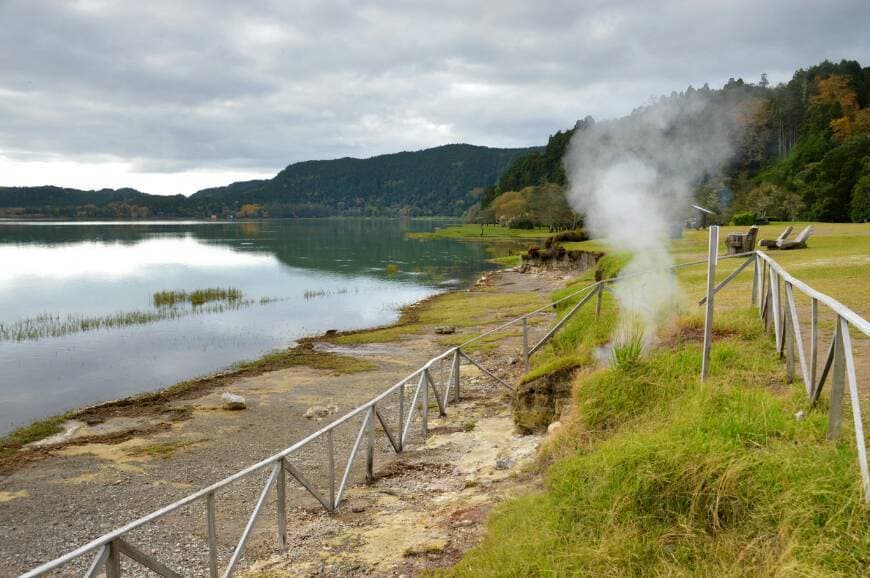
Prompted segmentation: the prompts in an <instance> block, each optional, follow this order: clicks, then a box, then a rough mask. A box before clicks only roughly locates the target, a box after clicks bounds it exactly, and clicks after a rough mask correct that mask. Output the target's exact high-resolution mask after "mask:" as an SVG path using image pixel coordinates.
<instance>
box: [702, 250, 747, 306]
mask: <svg viewBox="0 0 870 578" xmlns="http://www.w3.org/2000/svg"><path fill="white" fill-rule="evenodd" d="M754 260H755V256H754V255H753V256H752V257H750V258H749V259H747V260H746V261H744V262H743V263H741V264H740V266H739V267H737V268H736V269H734V270H733V271H731V273H730V274H729V275H728V276H727V277H725V278H724V279H722V281H721V282H720V283H719V284H718V285H716V286H715V287H713V295H715V294H716V293H718V292H719V291H720V290H721V289H722V288H723V287H725V285H727V284H728V283H730V282H731V280H732V279H734V278H735V277H737V276H738V275H740V273H741V271H743V270H744V269H746V267H747V266H748V265H749V264H750V263H752V262H753V261H754ZM706 302H707V296H706V295H705V296H704V297H701V300H700V301H698V305H703V304H704V303H706Z"/></svg>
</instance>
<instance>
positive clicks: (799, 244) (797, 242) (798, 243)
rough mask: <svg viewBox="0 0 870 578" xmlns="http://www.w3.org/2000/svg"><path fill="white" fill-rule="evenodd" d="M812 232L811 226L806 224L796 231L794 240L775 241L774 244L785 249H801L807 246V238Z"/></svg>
mask: <svg viewBox="0 0 870 578" xmlns="http://www.w3.org/2000/svg"><path fill="white" fill-rule="evenodd" d="M812 234H813V226H812V225H808V226H807V228H806V229H804V230H803V231H801V232H800V233H798V236H797V237H795V238H794V241H786V240H782V241H777V243H776V246H777V247H779V248H780V249H782V250H783V251H785V250H786V249H803V248H805V247H806V246H807V240H808V239H809V238H810V235H812Z"/></svg>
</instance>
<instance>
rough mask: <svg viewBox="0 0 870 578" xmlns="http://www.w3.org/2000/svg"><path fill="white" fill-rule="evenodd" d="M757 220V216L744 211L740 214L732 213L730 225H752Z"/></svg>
mask: <svg viewBox="0 0 870 578" xmlns="http://www.w3.org/2000/svg"><path fill="white" fill-rule="evenodd" d="M757 219H758V216H757V215H756V214H755V213H750V212H749V211H744V212H742V213H734V216H733V217H731V224H733V225H754V224H755V221H756V220H757Z"/></svg>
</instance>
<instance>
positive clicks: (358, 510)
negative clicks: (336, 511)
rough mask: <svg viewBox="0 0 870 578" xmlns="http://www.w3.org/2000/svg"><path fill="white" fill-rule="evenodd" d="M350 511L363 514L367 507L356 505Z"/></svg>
mask: <svg viewBox="0 0 870 578" xmlns="http://www.w3.org/2000/svg"><path fill="white" fill-rule="evenodd" d="M350 511H351V512H353V513H354V514H361V513H363V512H365V511H366V507H365V506H354V507H352V508H351V509H350Z"/></svg>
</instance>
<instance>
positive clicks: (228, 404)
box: [221, 391, 248, 410]
mask: <svg viewBox="0 0 870 578" xmlns="http://www.w3.org/2000/svg"><path fill="white" fill-rule="evenodd" d="M221 402H222V403H223V405H222V406H221V407H223V408H224V409H229V410H239V409H247V407H248V405H247V404H246V403H245V398H244V397H242V396H241V395H236V394H235V393H230V392H228V391H225V392H224V394H223V395H222V396H221Z"/></svg>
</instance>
